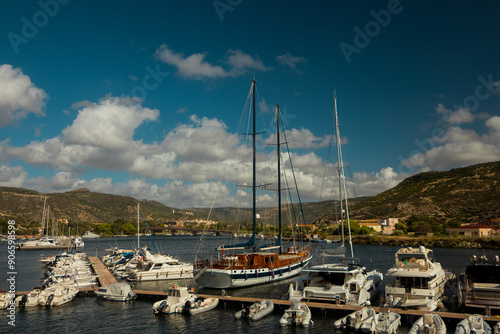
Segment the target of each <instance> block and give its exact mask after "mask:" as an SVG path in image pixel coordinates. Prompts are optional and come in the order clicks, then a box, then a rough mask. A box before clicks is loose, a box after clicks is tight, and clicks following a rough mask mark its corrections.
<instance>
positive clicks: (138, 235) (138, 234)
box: [137, 202, 141, 250]
mask: <svg viewBox="0 0 500 334" xmlns="http://www.w3.org/2000/svg"><path fill="white" fill-rule="evenodd" d="M140 235H141V234H140V233H139V202H137V250H139V237H140Z"/></svg>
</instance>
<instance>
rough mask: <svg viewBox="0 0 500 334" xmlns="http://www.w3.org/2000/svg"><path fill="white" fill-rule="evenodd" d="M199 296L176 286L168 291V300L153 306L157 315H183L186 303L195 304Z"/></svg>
mask: <svg viewBox="0 0 500 334" xmlns="http://www.w3.org/2000/svg"><path fill="white" fill-rule="evenodd" d="M197 300H198V298H197V296H196V295H195V294H193V293H191V292H189V291H188V289H187V288H186V287H180V286H178V285H177V283H176V284H174V286H172V287H171V288H170V289H168V297H167V299H163V300H160V301H157V302H156V303H154V304H153V310H154V313H155V314H158V313H165V314H171V313H182V311H183V308H184V305H185V304H186V303H195V302H196V301H197Z"/></svg>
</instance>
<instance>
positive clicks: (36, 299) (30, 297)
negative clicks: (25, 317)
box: [16, 288, 42, 307]
mask: <svg viewBox="0 0 500 334" xmlns="http://www.w3.org/2000/svg"><path fill="white" fill-rule="evenodd" d="M41 293H42V290H41V289H39V288H34V289H33V290H32V291H31V292H30V293H28V294H27V295H21V296H17V298H16V305H17V306H18V307H35V306H38V304H39V303H40V294H41Z"/></svg>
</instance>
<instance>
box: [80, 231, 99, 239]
mask: <svg viewBox="0 0 500 334" xmlns="http://www.w3.org/2000/svg"><path fill="white" fill-rule="evenodd" d="M100 237H101V236H100V235H99V234H96V233H94V232H91V231H87V232H85V234H84V235H83V236H82V238H85V239H91V238H92V239H93V238H100Z"/></svg>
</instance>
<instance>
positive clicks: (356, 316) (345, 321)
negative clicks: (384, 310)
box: [333, 307, 377, 331]
mask: <svg viewBox="0 0 500 334" xmlns="http://www.w3.org/2000/svg"><path fill="white" fill-rule="evenodd" d="M376 314H377V312H375V310H374V309H372V308H369V307H363V308H362V309H360V310H357V311H355V312H352V313H351V314H348V315H346V316H345V317H343V318H340V319H338V320H337V321H335V322H334V323H333V325H334V326H335V328H337V329H338V328H347V329H350V330H355V331H359V330H360V326H361V325H362V324H363V323H364V322H367V321H370V320H371V319H374V317H375V316H376Z"/></svg>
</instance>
